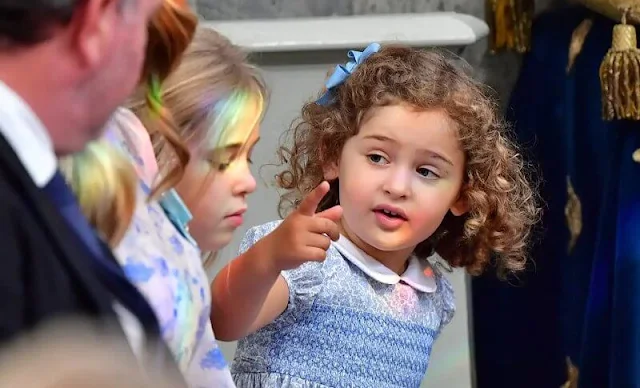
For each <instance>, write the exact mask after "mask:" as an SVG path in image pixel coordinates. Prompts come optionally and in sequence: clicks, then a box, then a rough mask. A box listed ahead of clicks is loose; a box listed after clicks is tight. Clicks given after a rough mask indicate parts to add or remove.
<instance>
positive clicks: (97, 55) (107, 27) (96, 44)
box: [71, 0, 122, 68]
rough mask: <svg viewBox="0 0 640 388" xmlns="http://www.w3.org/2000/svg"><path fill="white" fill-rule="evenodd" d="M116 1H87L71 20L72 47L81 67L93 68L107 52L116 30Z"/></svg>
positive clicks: (117, 3)
mask: <svg viewBox="0 0 640 388" xmlns="http://www.w3.org/2000/svg"><path fill="white" fill-rule="evenodd" d="M118 7H119V1H118V0H88V1H87V2H86V4H85V5H84V6H82V7H79V9H78V11H77V12H75V14H74V15H73V18H72V20H71V26H72V29H71V30H72V45H73V46H74V49H75V52H76V53H77V54H78V58H79V60H80V62H81V63H82V65H83V66H86V67H89V68H93V67H96V66H97V65H98V64H99V63H100V62H101V61H103V60H104V55H105V52H107V53H108V52H109V46H110V45H111V44H112V39H113V34H114V33H115V30H116V28H117V21H118V18H120V17H122V16H121V15H120V11H119V8H118Z"/></svg>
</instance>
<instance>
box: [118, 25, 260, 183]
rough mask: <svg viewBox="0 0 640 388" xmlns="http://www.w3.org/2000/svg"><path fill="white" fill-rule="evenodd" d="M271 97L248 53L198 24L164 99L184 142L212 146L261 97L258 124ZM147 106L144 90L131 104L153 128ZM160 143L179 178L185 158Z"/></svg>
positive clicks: (164, 163) (161, 156)
mask: <svg viewBox="0 0 640 388" xmlns="http://www.w3.org/2000/svg"><path fill="white" fill-rule="evenodd" d="M266 98H267V88H266V85H265V83H264V80H263V79H262V77H261V75H260V74H259V72H258V70H257V68H256V67H255V66H252V65H250V64H248V63H247V55H246V53H245V52H243V51H242V50H241V49H240V48H239V47H238V46H236V45H234V44H232V43H231V42H230V41H229V40H228V39H227V38H225V37H224V36H223V35H220V34H219V33H217V32H216V31H214V30H212V29H208V28H199V29H197V31H196V33H195V36H194V38H193V41H192V42H191V45H190V46H189V48H188V49H187V51H186V52H185V54H184V56H183V57H182V61H181V63H180V66H179V67H178V68H177V69H176V70H175V71H174V72H172V73H171V74H170V75H169V77H167V79H166V80H165V82H164V83H163V96H162V99H163V104H164V107H165V108H166V109H167V111H168V112H169V113H170V114H171V116H172V117H173V120H174V122H175V123H176V127H175V130H176V133H175V135H176V137H178V138H179V139H180V140H181V141H182V142H185V143H187V142H191V143H194V142H195V143H201V144H202V143H207V145H209V146H210V147H211V148H215V147H216V146H218V145H219V144H220V140H221V139H223V138H225V136H227V135H228V134H229V133H230V132H233V131H235V130H236V129H238V128H239V127H238V125H239V124H243V125H245V124H246V122H245V121H242V123H241V120H240V119H241V118H242V116H246V114H247V108H248V104H251V103H256V102H257V103H258V105H259V109H258V111H259V112H258V114H257V115H256V117H252V118H251V119H252V120H251V124H250V125H252V126H255V124H257V123H258V122H259V121H260V120H261V118H262V113H263V111H264V105H265V103H266ZM146 106H147V104H146V103H145V96H144V94H143V93H141V92H138V93H136V94H134V96H133V98H132V99H131V101H130V102H129V104H128V108H129V109H131V110H132V111H133V112H134V113H135V114H136V116H138V118H139V119H140V121H142V123H143V124H144V126H145V127H146V128H147V130H148V131H149V132H150V134H152V128H153V126H152V125H150V120H152V117H150V116H149V115H148V114H147V108H146ZM161 148H162V147H156V148H155V151H156V158H157V160H158V167H159V170H160V174H161V176H167V175H168V174H170V173H171V172H175V171H180V173H176V176H175V177H174V178H175V180H176V181H177V182H179V181H180V180H181V178H182V175H183V173H184V168H185V167H186V163H184V162H183V161H181V160H180V159H177V158H174V157H172V156H171V155H167V154H165V153H163V152H162V150H161ZM177 182H176V183H177Z"/></svg>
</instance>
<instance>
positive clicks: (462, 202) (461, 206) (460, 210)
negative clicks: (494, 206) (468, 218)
mask: <svg viewBox="0 0 640 388" xmlns="http://www.w3.org/2000/svg"><path fill="white" fill-rule="evenodd" d="M464 191H465V190H464V187H463V188H462V190H460V194H459V196H458V199H457V200H456V201H455V202H454V203H453V204H452V205H451V208H450V209H449V210H451V214H453V215H454V216H456V217H460V216H461V215H463V214H466V213H467V212H469V203H468V202H467V198H466V196H465V195H464Z"/></svg>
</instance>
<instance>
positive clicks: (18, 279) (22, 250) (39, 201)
mask: <svg viewBox="0 0 640 388" xmlns="http://www.w3.org/2000/svg"><path fill="white" fill-rule="evenodd" d="M0 263H1V264H0V341H1V342H4V341H6V340H9V339H11V338H13V337H14V336H16V335H17V334H20V333H21V332H23V331H25V330H28V329H31V328H33V327H34V326H36V325H38V324H39V323H43V322H45V321H48V320H50V319H52V318H59V317H65V316H68V315H81V316H84V317H88V318H100V320H104V321H105V322H107V321H112V322H115V319H116V315H115V313H114V311H113V309H112V301H113V298H112V296H111V294H110V293H109V292H108V291H107V290H106V289H105V288H104V286H103V285H102V284H101V282H100V281H99V279H98V278H97V277H96V275H95V273H94V271H93V269H92V266H91V262H90V261H89V260H88V256H87V249H86V247H85V246H84V244H83V243H82V241H81V240H80V238H79V237H78V236H77V235H76V234H75V233H74V231H73V230H72V229H71V228H70V227H69V226H68V225H67V223H66V222H65V221H64V219H63V217H62V215H61V214H60V213H59V212H58V210H57V209H56V208H55V207H54V206H53V204H52V203H51V202H50V200H49V198H47V197H46V195H45V193H44V192H42V191H41V189H40V188H38V187H36V185H35V184H34V182H33V180H32V179H31V177H30V176H29V174H28V172H27V171H26V169H25V168H24V167H23V165H22V163H21V162H20V160H19V159H18V157H17V156H16V154H15V153H14V151H13V149H12V148H11V146H10V145H9V144H8V143H7V141H6V140H5V139H4V137H3V136H2V135H0ZM103 318H106V319H103Z"/></svg>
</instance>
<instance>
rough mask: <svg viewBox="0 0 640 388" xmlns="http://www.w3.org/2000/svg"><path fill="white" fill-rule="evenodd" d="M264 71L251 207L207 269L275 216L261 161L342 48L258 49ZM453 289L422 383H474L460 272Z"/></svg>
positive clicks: (431, 387)
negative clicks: (266, 98) (450, 313)
mask: <svg viewBox="0 0 640 388" xmlns="http://www.w3.org/2000/svg"><path fill="white" fill-rule="evenodd" d="M253 59H254V62H257V63H258V64H259V65H260V66H261V68H262V69H263V71H264V75H265V78H266V81H267V84H268V86H269V88H270V89H271V93H272V94H271V101H270V105H269V108H268V111H267V114H266V117H265V119H264V122H263V125H262V133H261V141H260V143H258V145H257V147H256V148H255V151H254V154H253V158H252V159H253V161H254V168H253V172H254V175H255V176H256V177H257V178H258V190H257V191H256V192H255V193H254V194H252V195H251V196H250V198H249V201H248V202H249V211H248V214H247V217H246V219H245V225H243V227H241V228H240V229H239V230H238V232H237V233H236V236H235V239H234V241H233V242H232V243H231V244H230V246H229V247H228V248H227V249H226V250H225V251H223V252H222V254H221V255H220V256H219V258H218V261H217V263H216V264H215V266H214V267H213V268H212V271H211V274H212V275H213V274H214V273H215V272H217V271H218V270H219V269H220V268H221V267H222V266H224V264H226V263H227V262H228V260H230V259H231V258H233V257H234V256H235V254H236V252H237V249H238V245H239V242H240V239H241V238H242V236H243V235H244V233H245V231H246V230H247V228H248V227H250V226H253V225H257V224H261V223H264V222H266V221H271V220H274V219H276V218H277V203H278V193H277V192H276V190H275V189H274V188H273V176H274V174H275V172H276V171H277V169H274V168H273V167H261V166H263V165H264V164H267V163H271V162H275V161H276V159H275V150H276V149H277V145H278V142H279V140H280V135H281V134H282V132H283V131H284V130H285V129H286V128H288V126H289V124H290V123H291V121H292V119H293V118H294V117H295V116H296V115H297V113H298V111H299V109H300V107H301V106H302V104H303V102H304V101H307V100H309V99H310V98H311V97H313V96H315V95H316V93H317V92H318V91H319V90H320V88H321V86H322V84H323V82H324V78H325V76H326V74H327V71H328V70H330V69H331V68H332V66H334V65H335V64H336V63H340V62H344V60H345V53H344V50H341V51H340V52H333V51H322V52H305V53H271V54H256V56H255V57H254V58H253ZM448 276H449V278H450V280H451V282H452V283H453V286H454V289H455V292H456V304H457V312H456V315H455V317H454V319H453V321H452V322H451V323H450V324H449V326H447V327H446V328H445V330H444V331H443V332H442V335H441V336H440V338H439V339H438V341H437V342H436V344H435V346H434V348H433V353H432V358H431V363H430V366H429V370H428V372H427V376H428V378H426V379H425V381H424V383H423V384H422V387H424V388H436V387H452V388H471V387H472V374H473V373H472V367H471V365H472V364H471V350H470V343H471V340H470V331H469V328H470V324H469V316H470V315H469V309H470V304H469V302H468V300H470V299H469V298H468V290H469V287H468V282H467V278H466V276H465V275H464V274H463V273H461V272H454V273H452V274H448ZM221 345H222V350H223V352H224V353H225V355H226V356H227V358H228V360H229V361H230V360H231V359H232V357H233V353H234V351H235V343H222V344H221Z"/></svg>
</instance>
